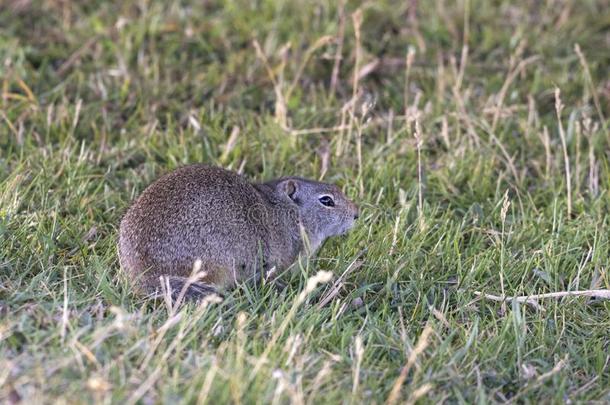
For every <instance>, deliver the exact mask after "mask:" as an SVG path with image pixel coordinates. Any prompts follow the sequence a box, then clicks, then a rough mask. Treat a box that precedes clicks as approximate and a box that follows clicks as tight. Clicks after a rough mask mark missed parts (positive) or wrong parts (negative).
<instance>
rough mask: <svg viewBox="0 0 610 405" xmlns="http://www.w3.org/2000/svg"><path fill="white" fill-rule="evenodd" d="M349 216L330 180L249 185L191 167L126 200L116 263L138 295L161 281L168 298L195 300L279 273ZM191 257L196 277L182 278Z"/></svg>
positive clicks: (353, 209)
mask: <svg viewBox="0 0 610 405" xmlns="http://www.w3.org/2000/svg"><path fill="white" fill-rule="evenodd" d="M357 218H358V207H357V206H356V205H355V204H354V203H353V202H351V201H350V200H348V199H347V197H345V195H344V194H343V193H342V192H341V190H340V189H339V188H338V187H337V186H335V185H332V184H326V183H320V182H317V181H312V180H306V179H303V178H300V177H283V178H280V179H276V180H272V181H269V182H266V183H260V184H256V183H250V182H248V181H247V180H246V179H245V178H244V177H242V176H241V175H239V174H237V173H234V172H231V171H228V170H224V169H221V168H219V167H214V166H208V165H203V164H194V165H190V166H185V167H182V168H179V169H177V170H175V171H173V172H171V173H169V174H166V175H165V176H162V177H161V178H159V179H158V180H156V181H155V182H153V183H152V184H151V185H150V186H148V187H147V188H146V189H145V190H144V192H143V193H142V194H141V195H140V197H138V198H137V199H136V200H135V201H134V202H133V204H132V205H131V207H130V208H129V209H128V210H127V213H126V214H125V216H124V217H123V219H122V221H121V225H120V232H119V246H118V248H119V261H120V265H121V268H122V269H123V270H124V271H125V272H126V273H127V275H128V276H129V278H130V279H132V280H136V282H137V285H138V286H140V287H143V290H144V291H145V292H148V293H156V292H159V291H160V290H161V280H165V278H167V281H165V282H166V283H168V284H169V287H170V292H171V293H172V295H174V296H177V295H178V294H179V293H180V292H181V291H182V290H183V288H185V285H187V287H186V288H185V289H184V291H185V292H186V294H185V297H186V298H187V299H195V300H196V299H199V298H202V297H203V296H205V295H207V294H209V293H210V292H218V291H223V290H226V289H229V288H231V287H233V286H234V285H235V284H236V282H240V281H245V280H248V279H251V278H254V277H256V276H257V275H262V274H266V273H268V272H269V271H271V270H272V269H274V270H275V272H274V273H280V272H281V271H282V270H284V269H286V268H287V267H289V266H290V265H291V264H292V263H293V262H294V261H295V260H296V259H297V257H298V256H299V255H300V254H305V255H311V254H313V253H314V252H315V251H316V250H317V249H318V248H319V247H320V245H321V244H322V243H323V242H324V240H326V238H328V237H330V236H335V235H342V234H345V233H346V232H347V231H348V230H349V229H350V228H351V227H352V226H353V224H354V221H355V220H356V219H357ZM197 261H200V263H201V271H202V272H203V273H204V276H203V277H202V278H201V279H199V280H197V281H196V282H194V283H190V282H189V283H187V280H188V277H189V276H190V275H191V273H192V270H193V266H194V264H195V263H196V262H197ZM191 281H192V280H191Z"/></svg>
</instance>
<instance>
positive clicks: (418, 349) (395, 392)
mask: <svg viewBox="0 0 610 405" xmlns="http://www.w3.org/2000/svg"><path fill="white" fill-rule="evenodd" d="M432 331H433V329H432V326H431V325H430V324H427V325H426V327H425V328H424V330H423V332H422V333H421V335H419V339H417V344H416V345H415V348H414V349H413V350H412V351H411V353H409V358H408V359H407V364H405V366H404V367H403V368H402V370H401V371H400V375H399V376H398V378H397V379H396V381H395V382H394V386H392V391H390V395H388V399H387V400H386V405H390V404H394V403H396V401H398V399H399V397H400V389H401V388H402V385H403V384H404V382H405V380H406V379H407V376H408V375H409V370H411V367H413V364H415V361H416V360H417V356H419V355H420V354H422V353H423V352H424V350H426V348H427V347H428V345H429V344H430V335H431V334H432ZM420 388H421V387H420ZM416 392H417V391H416ZM426 392H427V390H426ZM413 396H415V393H414V394H413Z"/></svg>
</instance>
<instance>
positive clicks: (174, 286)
mask: <svg viewBox="0 0 610 405" xmlns="http://www.w3.org/2000/svg"><path fill="white" fill-rule="evenodd" d="M161 282H162V283H163V284H164V287H165V288H164V289H165V290H166V289H167V287H168V286H169V293H170V296H171V298H172V301H174V302H176V301H178V300H182V301H183V302H199V301H202V300H203V299H204V298H206V297H208V296H212V295H216V296H218V297H222V294H220V293H219V292H218V290H217V289H216V288H214V287H213V286H211V285H210V284H206V283H202V282H200V281H192V280H189V279H188V278H186V277H176V276H168V277H167V279H166V278H165V277H163V278H162V280H161Z"/></svg>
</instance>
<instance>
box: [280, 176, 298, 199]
mask: <svg viewBox="0 0 610 405" xmlns="http://www.w3.org/2000/svg"><path fill="white" fill-rule="evenodd" d="M278 189H279V191H280V192H281V193H283V194H286V195H287V196H288V198H290V199H291V200H292V201H294V200H296V193H297V189H298V186H297V182H296V181H294V180H292V179H288V180H284V181H282V182H280V184H278Z"/></svg>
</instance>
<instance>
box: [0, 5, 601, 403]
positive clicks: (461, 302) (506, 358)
mask: <svg viewBox="0 0 610 405" xmlns="http://www.w3.org/2000/svg"><path fill="white" fill-rule="evenodd" d="M608 10H610V4H609V2H608V1H607V0H596V1H594V0H583V1H575V0H574V1H572V0H563V1H562V0H555V1H552V0H548V1H523V2H511V1H500V0H496V1H482V0H480V1H479V0H460V1H448V0H436V1H419V2H418V1H405V2H395V1H375V2H353V1H347V2H344V1H339V2H332V1H318V0H315V1H309V2H293V1H281V0H273V1H271V0H268V1H255V2H249V1H224V2H212V1H167V2H164V1H153V0H148V1H146V0H143V1H132V0H127V1H122V2H107V1H52V0H45V1H42V0H41V1H35V0H31V1H30V0H9V1H7V0H4V1H3V2H2V3H0V80H1V84H2V89H1V94H2V98H1V100H0V204H1V205H0V238H1V239H0V241H1V245H0V313H1V314H2V317H1V320H0V365H1V367H0V387H2V388H0V400H2V401H8V402H19V401H23V402H25V403H31V402H63V403H72V402H75V403H79V402H90V401H96V402H123V401H125V402H128V403H135V402H138V401H141V402H142V403H154V402H176V401H179V402H185V403H190V402H197V401H200V402H204V401H208V402H211V403H217V402H235V403H241V402H244V403H263V402H264V403H267V402H276V403H286V402H291V403H327V402H328V403H334V402H347V403H350V402H353V403H360V402H371V403H380V402H385V401H389V402H393V401H395V400H396V401H400V402H404V401H415V400H417V398H421V399H420V400H421V401H423V402H434V403H437V402H474V401H478V402H479V401H480V402H488V401H489V402H506V401H524V402H565V401H600V402H605V401H609V400H610V396H609V395H610V392H609V388H608V387H609V385H610V365H609V363H610V355H609V352H610V348H609V346H610V339H609V334H608V330H609V328H610V316H609V315H610V306H609V305H608V303H607V302H603V301H597V300H590V299H587V298H566V299H562V300H552V301H540V303H539V304H540V306H541V307H542V308H536V307H532V306H523V305H521V304H517V303H512V304H511V302H508V303H506V304H502V303H496V302H491V301H487V300H483V299H481V297H479V296H477V295H476V294H475V292H476V291H483V292H486V293H490V294H495V295H502V294H506V295H528V294H536V293H545V292H553V291H568V290H582V289H589V288H592V289H597V288H610V275H609V274H608V267H609V262H610V260H609V242H608V237H609V236H610V234H609V232H608V229H609V228H608V225H609V221H608V218H607V213H608V210H609V208H610V207H609V198H608V197H609V195H608V189H609V185H610V184H609V183H610V180H609V179H610V177H609V170H610V167H609V164H608V158H609V153H610V152H609V151H610V145H609V141H610V138H609V134H608V120H607V117H608V116H609V115H610V76H609V75H608V72H609V70H610V69H609V67H610V51H609V49H610V13H609V11H608ZM558 91H559V92H558ZM558 107H559V108H558ZM192 162H208V163H212V164H218V165H222V166H224V167H227V168H231V169H234V170H239V171H241V172H243V173H244V174H245V175H247V176H248V177H250V178H252V179H253V180H262V179H267V178H272V177H277V176H281V175H288V174H297V175H301V176H306V177H312V178H321V179H323V180H325V181H329V182H335V183H338V184H339V185H340V186H341V187H342V188H343V189H344V191H345V192H346V193H347V194H348V195H350V196H351V197H352V198H353V199H354V200H356V201H357V202H358V203H359V204H360V206H361V207H362V210H363V215H362V216H361V220H360V224H359V226H358V227H357V228H356V229H355V230H354V231H353V232H352V233H351V234H350V235H349V236H348V237H347V238H343V239H336V240H332V241H330V242H329V243H327V245H326V246H325V247H324V248H323V249H322V251H321V252H320V255H319V258H318V259H317V260H313V261H311V262H310V263H308V264H307V265H306V266H305V268H300V269H297V271H296V272H295V275H294V276H293V277H292V278H291V280H289V281H290V284H289V287H288V288H287V289H286V290H284V291H282V292H281V293H280V292H276V291H274V290H273V289H272V288H269V287H268V286H242V287H240V288H239V289H237V291H236V292H235V293H234V294H232V295H230V296H229V297H227V299H225V301H224V302H223V303H222V304H216V305H211V306H203V307H195V306H187V307H185V308H183V309H182V310H180V311H179V312H177V313H176V312H173V311H171V310H168V309H167V308H166V307H165V306H164V304H163V303H162V302H148V301H145V300H143V299H142V298H141V297H137V296H135V295H134V294H133V293H132V292H131V290H130V288H129V283H128V281H127V280H124V279H123V277H122V275H121V273H120V271H119V268H118V262H117V259H116V250H115V243H116V231H117V225H118V222H119V220H120V217H121V215H122V213H123V212H124V210H125V209H126V207H127V206H128V204H129V202H130V201H131V200H132V199H133V198H134V197H135V196H136V195H137V194H139V193H140V192H141V191H142V190H143V188H144V187H145V186H146V185H147V184H149V183H150V182H151V181H152V180H153V179H154V178H155V177H157V176H159V175H160V174H162V173H165V172H167V171H169V170H171V169H173V168H175V167H177V166H180V165H183V164H187V163H192ZM318 270H330V271H332V272H333V273H334V274H335V279H334V280H333V281H331V282H330V284H327V285H323V286H320V287H319V288H318V289H316V290H315V291H312V292H311V293H310V294H309V296H308V299H307V300H306V301H305V302H303V303H299V302H298V301H297V297H298V296H299V292H300V291H302V290H303V289H304V288H305V284H306V280H307V278H308V277H309V276H312V275H313V274H315V273H316V271H318ZM342 274H343V276H341V275H342ZM333 285H334V286H335V287H337V288H333ZM322 304H324V305H322ZM291 308H292V310H291ZM426 325H427V327H426ZM418 341H419V345H417V342H418ZM409 356H412V358H413V360H411V362H409V360H408V359H409Z"/></svg>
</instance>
